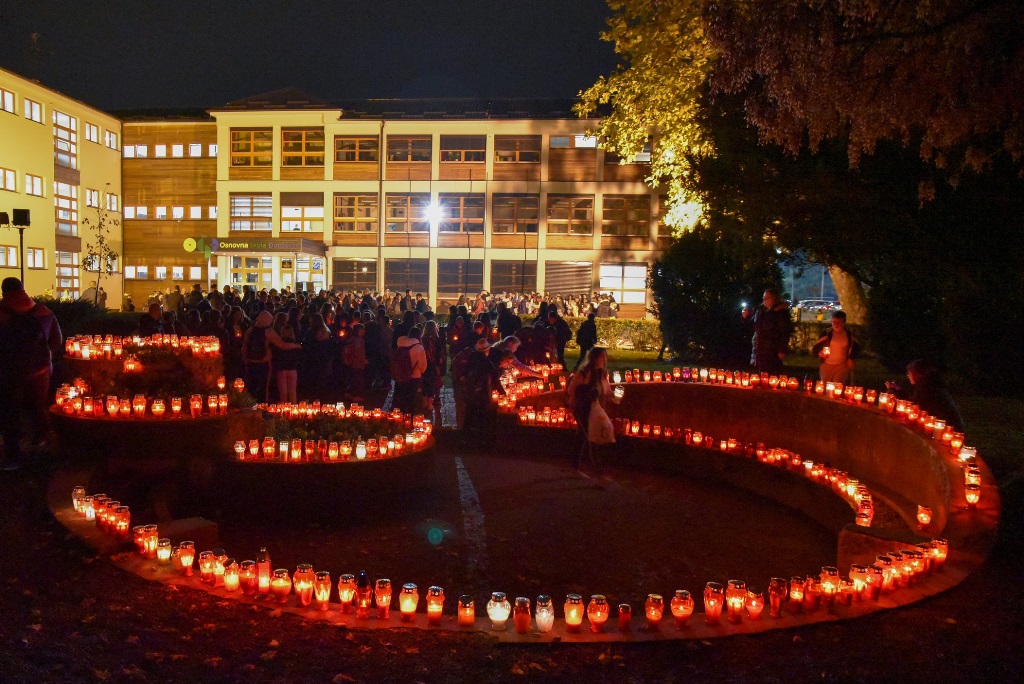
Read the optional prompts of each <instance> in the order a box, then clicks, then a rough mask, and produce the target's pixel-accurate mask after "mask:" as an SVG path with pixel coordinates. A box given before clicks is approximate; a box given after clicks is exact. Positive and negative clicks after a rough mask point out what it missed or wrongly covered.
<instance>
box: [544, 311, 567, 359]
mask: <svg viewBox="0 0 1024 684" xmlns="http://www.w3.org/2000/svg"><path fill="white" fill-rule="evenodd" d="M548 326H550V327H552V328H554V329H555V350H556V351H557V353H558V363H560V364H562V368H565V345H566V344H567V343H568V342H569V340H571V339H572V328H570V327H569V324H568V323H566V322H565V319H564V318H562V317H561V316H559V315H558V311H557V309H555V308H554V307H551V308H549V309H548Z"/></svg>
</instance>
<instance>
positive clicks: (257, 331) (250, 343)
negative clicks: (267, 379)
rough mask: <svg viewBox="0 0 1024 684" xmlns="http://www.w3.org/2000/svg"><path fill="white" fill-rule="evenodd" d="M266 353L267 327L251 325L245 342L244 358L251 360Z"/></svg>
mask: <svg viewBox="0 0 1024 684" xmlns="http://www.w3.org/2000/svg"><path fill="white" fill-rule="evenodd" d="M266 355H267V329H266V328H257V327H255V326H254V327H253V328H252V332H251V333H250V335H249V339H248V340H247V341H246V343H245V358H247V359H249V360H250V361H253V360H255V359H262V358H263V357H264V356H266Z"/></svg>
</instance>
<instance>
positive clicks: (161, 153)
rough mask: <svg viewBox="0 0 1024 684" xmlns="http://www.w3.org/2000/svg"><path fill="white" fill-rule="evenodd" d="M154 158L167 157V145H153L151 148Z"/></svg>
mask: <svg viewBox="0 0 1024 684" xmlns="http://www.w3.org/2000/svg"><path fill="white" fill-rule="evenodd" d="M153 156H154V157H166V156H167V145H154V146H153Z"/></svg>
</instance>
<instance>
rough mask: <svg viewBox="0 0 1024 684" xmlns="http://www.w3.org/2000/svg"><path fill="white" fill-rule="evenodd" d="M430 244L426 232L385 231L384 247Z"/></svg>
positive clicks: (423, 245)
mask: <svg viewBox="0 0 1024 684" xmlns="http://www.w3.org/2000/svg"><path fill="white" fill-rule="evenodd" d="M429 244H430V235H429V234H428V233H385V234H384V246H385V247H405V246H406V245H408V246H411V247H427V246H428V245H429Z"/></svg>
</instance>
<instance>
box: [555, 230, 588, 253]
mask: <svg viewBox="0 0 1024 684" xmlns="http://www.w3.org/2000/svg"><path fill="white" fill-rule="evenodd" d="M547 248H548V249H593V248H594V238H593V236H592V235H560V234H557V233H548V236H547Z"/></svg>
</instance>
